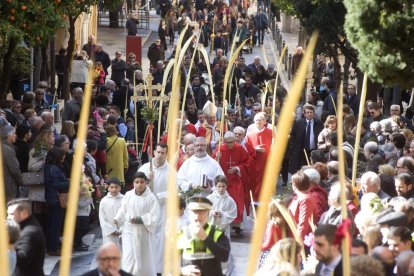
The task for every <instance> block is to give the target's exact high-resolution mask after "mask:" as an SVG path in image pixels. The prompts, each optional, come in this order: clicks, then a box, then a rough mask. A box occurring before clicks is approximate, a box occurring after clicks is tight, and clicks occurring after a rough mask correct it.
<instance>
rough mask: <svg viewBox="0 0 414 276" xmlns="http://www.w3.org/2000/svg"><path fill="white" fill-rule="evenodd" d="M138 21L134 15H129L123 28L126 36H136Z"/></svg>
mask: <svg viewBox="0 0 414 276" xmlns="http://www.w3.org/2000/svg"><path fill="white" fill-rule="evenodd" d="M138 24H139V20H138V18H137V15H136V14H135V13H130V14H129V18H128V20H127V21H126V24H125V27H126V29H127V30H128V36H136V35H137V33H138Z"/></svg>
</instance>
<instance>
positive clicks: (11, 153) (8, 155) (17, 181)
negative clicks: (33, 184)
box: [0, 125, 22, 201]
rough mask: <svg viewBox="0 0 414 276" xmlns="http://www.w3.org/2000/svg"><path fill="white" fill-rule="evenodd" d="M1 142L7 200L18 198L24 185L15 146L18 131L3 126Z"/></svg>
mask: <svg viewBox="0 0 414 276" xmlns="http://www.w3.org/2000/svg"><path fill="white" fill-rule="evenodd" d="M0 134H1V142H2V150H3V168H4V169H3V173H4V185H5V186H4V187H5V192H6V200H7V201H9V200H12V199H14V198H16V197H17V192H18V189H19V188H18V187H19V186H20V185H21V184H22V176H21V172H20V166H19V161H18V160H17V157H16V150H15V148H14V146H13V144H14V143H15V142H16V137H17V136H16V131H15V129H14V127H12V126H8V125H6V126H3V127H2V129H1V133H0Z"/></svg>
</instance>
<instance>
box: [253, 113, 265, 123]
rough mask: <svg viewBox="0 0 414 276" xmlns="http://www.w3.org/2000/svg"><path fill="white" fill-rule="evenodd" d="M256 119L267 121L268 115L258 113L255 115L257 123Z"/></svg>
mask: <svg viewBox="0 0 414 276" xmlns="http://www.w3.org/2000/svg"><path fill="white" fill-rule="evenodd" d="M256 119H264V120H266V113H264V112H258V113H257V114H256V115H254V120H255V121H256Z"/></svg>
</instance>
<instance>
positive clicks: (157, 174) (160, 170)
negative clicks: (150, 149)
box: [138, 144, 173, 274]
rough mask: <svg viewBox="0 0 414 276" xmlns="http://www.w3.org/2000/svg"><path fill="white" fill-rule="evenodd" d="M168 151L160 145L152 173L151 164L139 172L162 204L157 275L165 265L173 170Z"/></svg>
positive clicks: (156, 235)
mask: <svg viewBox="0 0 414 276" xmlns="http://www.w3.org/2000/svg"><path fill="white" fill-rule="evenodd" d="M167 151H168V147H167V145H166V144H158V145H157V146H156V147H155V152H154V158H153V159H152V171H151V166H150V163H149V162H148V163H146V164H144V165H142V166H141V167H140V168H139V169H138V171H140V172H143V173H145V175H146V176H147V177H148V179H149V180H150V181H152V191H153V192H154V193H155V194H156V196H157V198H158V203H159V204H160V216H159V218H158V223H157V227H156V230H155V245H156V263H157V264H158V265H157V273H159V274H161V273H162V269H163V266H162V264H163V263H164V261H163V260H164V235H165V221H166V217H165V214H166V209H165V208H166V206H165V203H166V202H167V194H168V193H167V184H168V173H169V171H170V170H172V169H173V168H172V167H171V166H170V164H168V162H167V160H165V159H166V157H167Z"/></svg>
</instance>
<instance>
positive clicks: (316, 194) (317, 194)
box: [303, 168, 328, 221]
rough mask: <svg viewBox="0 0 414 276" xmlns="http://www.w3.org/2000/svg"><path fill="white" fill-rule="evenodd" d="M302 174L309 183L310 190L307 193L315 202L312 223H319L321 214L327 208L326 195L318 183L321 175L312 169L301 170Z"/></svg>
mask: <svg viewBox="0 0 414 276" xmlns="http://www.w3.org/2000/svg"><path fill="white" fill-rule="evenodd" d="M303 173H304V174H306V176H307V177H308V178H309V181H310V183H311V184H310V189H309V192H310V193H311V195H312V197H313V198H315V200H316V206H315V208H316V209H315V212H314V215H315V217H314V221H319V219H320V218H321V216H322V214H323V213H324V212H325V211H326V209H327V208H328V193H327V192H326V190H325V189H324V188H322V186H321V185H319V182H320V181H321V175H320V174H319V172H318V171H317V170H316V169H314V168H307V169H305V170H303Z"/></svg>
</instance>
